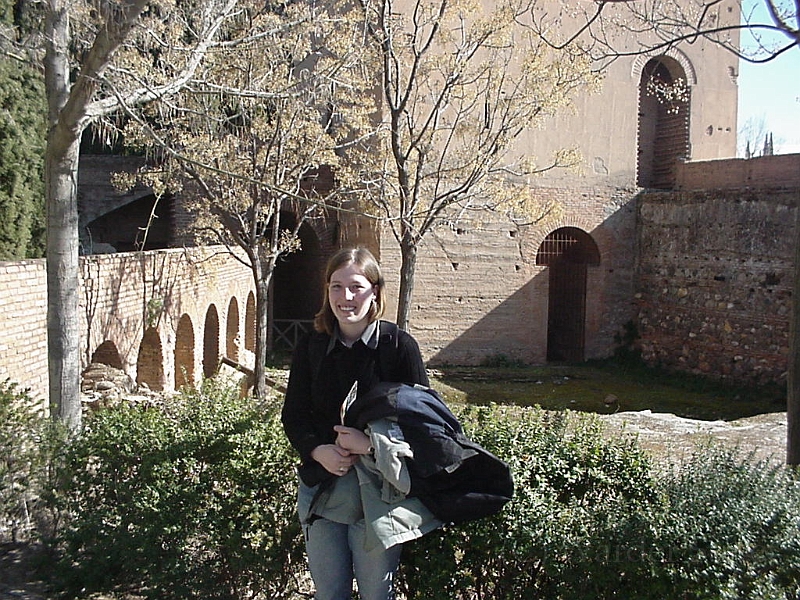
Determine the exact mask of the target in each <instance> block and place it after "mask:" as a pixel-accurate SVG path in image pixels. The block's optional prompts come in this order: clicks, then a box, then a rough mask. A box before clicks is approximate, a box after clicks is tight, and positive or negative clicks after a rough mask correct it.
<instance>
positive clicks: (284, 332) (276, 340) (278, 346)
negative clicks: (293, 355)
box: [272, 319, 314, 350]
mask: <svg viewBox="0 0 800 600" xmlns="http://www.w3.org/2000/svg"><path fill="white" fill-rule="evenodd" d="M313 326H314V321H312V320H310V319H308V320H300V319H275V320H274V321H273V322H272V347H273V349H275V350H294V348H295V346H297V341H298V340H299V339H300V336H302V335H303V334H304V333H305V332H306V331H311V329H312V328H313Z"/></svg>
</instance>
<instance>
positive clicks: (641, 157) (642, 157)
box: [636, 56, 691, 189]
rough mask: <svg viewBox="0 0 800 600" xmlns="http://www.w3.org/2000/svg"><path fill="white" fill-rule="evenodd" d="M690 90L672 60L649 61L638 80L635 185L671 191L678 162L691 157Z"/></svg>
mask: <svg viewBox="0 0 800 600" xmlns="http://www.w3.org/2000/svg"><path fill="white" fill-rule="evenodd" d="M690 109H691V97H690V87H689V82H688V78H687V75H686V72H685V70H684V68H683V66H682V65H681V64H680V63H679V62H678V61H677V60H675V59H674V58H672V57H669V56H659V57H656V58H652V59H650V60H649V61H648V62H647V64H645V66H644V68H643V69H642V74H641V79H640V81H639V124H638V148H637V176H636V181H637V184H638V185H639V186H641V187H644V188H656V189H671V188H672V187H674V185H675V168H676V164H677V161H678V160H679V159H688V158H689V157H690V150H691V149H690V145H689V113H690Z"/></svg>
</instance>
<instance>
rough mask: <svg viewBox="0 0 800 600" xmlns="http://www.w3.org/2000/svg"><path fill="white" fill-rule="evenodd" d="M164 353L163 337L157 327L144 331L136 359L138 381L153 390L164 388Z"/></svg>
mask: <svg viewBox="0 0 800 600" xmlns="http://www.w3.org/2000/svg"><path fill="white" fill-rule="evenodd" d="M163 358H164V353H163V349H162V346H161V337H160V336H159V335H158V330H157V329H156V328H155V327H150V328H148V329H147V331H145V332H144V335H143V336H142V342H141V344H139V354H138V357H137V359H136V383H137V384H139V385H142V384H145V385H147V387H149V388H150V389H151V390H153V391H158V392H160V391H162V390H163V389H164V362H163Z"/></svg>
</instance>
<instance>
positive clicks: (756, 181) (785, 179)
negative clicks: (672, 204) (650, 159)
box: [676, 154, 800, 190]
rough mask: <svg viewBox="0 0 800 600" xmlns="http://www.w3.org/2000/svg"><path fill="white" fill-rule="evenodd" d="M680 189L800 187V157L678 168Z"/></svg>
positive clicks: (736, 160)
mask: <svg viewBox="0 0 800 600" xmlns="http://www.w3.org/2000/svg"><path fill="white" fill-rule="evenodd" d="M676 178H677V181H676V182H677V186H676V187H677V189H679V190H714V189H737V188H770V187H783V188H797V187H800V154H780V155H776V156H762V157H759V158H750V159H744V158H734V159H725V160H705V161H696V162H687V163H681V164H679V165H678V168H677V173H676Z"/></svg>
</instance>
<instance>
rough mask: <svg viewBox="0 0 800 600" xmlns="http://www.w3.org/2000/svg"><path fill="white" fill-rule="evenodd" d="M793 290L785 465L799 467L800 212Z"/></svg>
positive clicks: (798, 215) (796, 233) (796, 221)
mask: <svg viewBox="0 0 800 600" xmlns="http://www.w3.org/2000/svg"><path fill="white" fill-rule="evenodd" d="M794 240H795V242H794V243H795V250H794V252H795V256H794V290H793V293H792V322H791V327H790V334H789V340H790V342H789V343H790V347H791V352H790V353H789V382H788V390H787V394H786V396H787V401H786V464H788V465H794V466H797V465H800V342H798V339H797V334H798V330H800V210H797V214H796V215H795V226H794Z"/></svg>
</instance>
